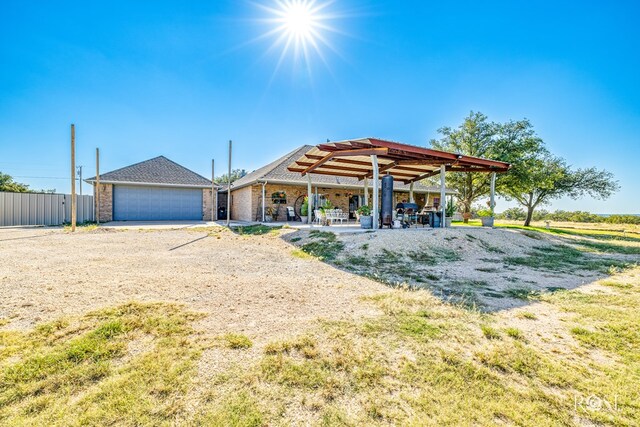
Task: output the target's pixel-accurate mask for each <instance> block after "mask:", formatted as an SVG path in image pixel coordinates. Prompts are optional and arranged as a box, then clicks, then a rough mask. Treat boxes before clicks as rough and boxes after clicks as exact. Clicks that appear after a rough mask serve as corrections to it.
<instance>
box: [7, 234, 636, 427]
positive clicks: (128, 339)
mask: <svg viewBox="0 0 640 427" xmlns="http://www.w3.org/2000/svg"><path fill="white" fill-rule="evenodd" d="M260 231H261V230H260ZM485 231H486V230H484V231H482V233H480V232H479V233H471V234H469V235H467V234H465V233H464V232H462V230H458V231H457V233H458V234H459V236H458V237H456V238H452V236H455V235H453V234H446V235H443V236H445V237H447V238H446V239H444V238H443V239H441V240H442V244H443V245H445V244H446V245H449V246H450V250H449V251H448V252H447V251H445V252H444V257H443V258H438V257H437V256H436V255H437V251H435V250H434V252H429V251H419V250H416V249H413V250H410V251H407V252H406V253H404V254H403V255H402V258H399V255H397V254H396V253H393V252H389V253H384V252H380V253H379V256H364V255H359V254H360V253H366V254H371V253H372V252H371V251H375V250H376V247H378V246H376V245H379V242H378V241H377V239H380V237H372V236H369V235H367V236H361V237H359V238H360V239H363V241H365V243H362V242H360V241H359V240H357V241H353V240H349V239H348V238H342V237H340V238H338V237H336V236H335V235H333V234H331V233H322V232H316V233H313V234H312V235H307V236H304V237H301V238H300V237H289V238H290V239H291V241H293V242H294V243H295V244H297V245H299V249H295V248H292V247H291V246H290V245H285V244H282V246H278V243H277V242H278V241H281V237H280V236H276V235H275V234H274V233H271V232H269V233H266V234H262V233H261V232H257V233H253V232H251V233H242V234H241V235H240V234H235V233H226V234H225V233H222V234H220V233H218V234H216V236H210V237H209V238H207V239H206V240H204V241H198V243H193V244H190V245H188V246H185V247H184V248H181V250H184V251H190V252H188V253H189V254H190V255H191V256H193V255H194V254H197V253H198V251H199V250H201V248H198V247H197V246H195V245H198V244H199V245H212V246H211V247H208V246H205V248H206V249H207V250H208V251H210V250H212V248H215V247H216V246H215V245H221V244H225V243H224V242H225V239H230V241H229V243H228V248H232V247H236V246H238V247H239V249H238V250H239V251H240V253H244V252H250V251H252V248H253V252H254V253H256V254H259V255H258V256H259V257H262V255H260V254H262V252H259V251H264V250H265V249H264V248H265V246H266V247H269V245H271V249H270V250H271V251H274V252H273V253H274V254H276V253H280V255H281V257H282V260H283V261H284V260H285V259H287V262H288V263H291V266H292V267H291V268H292V270H291V271H292V272H294V271H297V270H296V269H300V270H299V271H306V270H309V271H315V272H316V274H318V273H319V272H323V273H322V274H328V272H329V271H334V272H335V273H332V274H334V275H333V276H332V277H331V278H330V279H329V281H328V282H327V283H331V284H332V286H333V285H334V284H335V283H336V282H338V283H340V282H341V281H344V283H343V284H341V285H339V286H337V287H335V288H332V289H333V290H332V291H331V292H332V293H333V294H337V293H340V292H342V291H341V290H340V286H348V282H349V281H351V282H358V283H360V282H359V281H361V280H365V281H366V279H362V278H361V277H360V276H361V275H365V274H366V272H367V269H373V270H371V271H374V270H375V271H376V272H377V273H376V274H378V275H384V274H388V275H389V277H391V276H393V277H400V276H402V275H403V274H408V275H410V276H411V275H415V273H413V272H411V271H409V272H404V271H403V270H402V269H401V268H400V267H398V265H403V264H404V262H405V261H406V262H413V263H417V264H420V265H422V266H423V268H424V269H425V270H424V271H430V270H429V269H438V268H442V263H443V262H444V263H447V265H460V263H465V262H466V261H467V260H468V259H469V258H468V257H469V255H468V254H469V253H472V254H474V256H476V257H477V256H480V257H494V258H496V259H501V260H502V261H501V264H491V265H492V266H493V267H487V269H490V268H495V269H496V270H502V268H503V267H502V265H503V264H504V265H507V266H509V265H512V266H513V268H517V269H523V270H522V271H525V269H528V270H531V271H533V272H534V274H537V275H538V276H539V277H544V276H545V275H549V274H556V275H561V274H564V273H563V272H565V271H567V273H566V274H567V277H568V276H570V275H572V274H574V275H575V274H576V273H580V274H582V273H583V272H584V271H585V270H592V273H593V274H596V275H597V276H598V277H599V278H600V279H599V280H592V281H590V282H589V283H585V284H583V285H580V286H574V287H572V288H571V289H563V288H553V287H551V288H550V287H549V286H548V285H549V283H546V282H545V283H543V284H542V285H541V286H540V287H539V289H542V290H541V291H538V290H536V291H535V292H533V291H532V290H531V289H530V288H525V287H519V285H518V286H512V287H511V288H509V289H508V292H507V291H505V292H506V293H510V295H509V296H508V297H509V298H513V299H515V300H518V301H521V304H520V305H518V306H517V307H515V308H509V309H504V310H499V311H492V312H483V311H481V310H478V309H476V308H474V307H473V306H470V305H469V304H465V303H463V301H458V302H452V301H450V300H447V299H443V298H441V297H438V296H437V295H436V294H434V293H433V292H431V291H429V290H424V289H418V290H415V289H416V288H415V287H403V286H396V287H388V288H386V289H383V288H377V287H375V286H372V289H379V291H376V292H369V293H367V294H362V295H360V296H358V297H357V298H356V299H355V300H354V302H353V304H354V305H353V307H356V306H360V305H363V306H366V307H368V308H369V309H368V311H367V312H366V313H360V312H358V313H355V314H351V315H344V316H338V317H334V318H327V317H326V316H323V315H322V314H321V313H322V312H321V311H318V312H317V314H314V315H313V316H314V319H315V320H312V321H310V322H307V323H304V324H302V323H301V321H300V320H297V319H294V318H291V319H289V326H290V328H289V330H288V331H285V330H279V332H278V334H277V335H272V334H269V333H268V332H267V330H265V329H260V328H254V329H252V327H251V324H252V323H253V322H255V321H256V319H258V318H255V317H254V318H252V317H247V316H245V315H244V314H243V315H242V316H239V317H229V318H228V320H227V322H228V323H227V325H228V327H227V328H226V329H225V330H224V331H217V330H213V328H212V326H211V325H212V323H211V322H210V321H208V320H207V319H209V318H211V317H214V318H215V315H216V314H215V312H216V311H215V310H214V311H211V312H206V311H204V310H203V307H205V306H198V309H194V307H193V306H192V304H191V303H188V301H190V299H186V300H185V302H182V303H176V302H150V301H141V302H128V303H118V304H114V305H110V306H108V307H103V308H99V309H91V310H86V311H84V312H83V311H82V310H78V311H76V312H75V313H74V314H69V315H64V316H58V317H56V318H54V319H51V320H49V321H46V322H35V326H33V327H28V328H21V329H20V328H18V329H16V328H12V327H11V322H12V319H11V318H4V319H0V424H2V425H12V426H13V425H24V426H26V425H29V426H31V425H65V426H66V425H225V426H226V425H228V426H263V425H292V424H298V425H327V426H349V425H354V426H355V425H367V426H369V425H434V426H436V425H438V426H440V425H451V426H477V425H523V426H539V425H564V426H578V425H628V426H633V425H637V421H638V419H639V416H640V397H639V395H638V389H637V384H640V329H638V327H637V325H638V324H640V310H638V307H639V306H640V268H638V267H637V266H633V263H630V262H628V261H624V262H625V264H624V265H619V266H617V267H616V268H614V269H608V268H607V269H606V270H607V271H604V270H605V269H604V268H603V266H604V265H606V264H608V263H609V262H610V261H602V262H604V264H602V262H601V263H594V261H593V259H596V260H604V259H606V260H609V259H610V258H607V257H613V258H611V259H613V260H618V261H619V260H620V259H622V258H624V259H625V260H627V258H629V257H633V254H628V253H618V252H616V253H613V252H609V253H607V254H605V255H603V254H599V253H596V254H594V252H591V251H589V250H587V249H588V248H586V247H584V246H581V245H563V244H561V243H549V242H547V241H546V240H545V239H546V236H547V235H546V234H544V233H546V232H540V231H535V230H533V231H531V232H532V233H541V234H543V236H542V238H541V239H534V238H529V237H526V236H519V235H516V239H515V240H514V241H513V242H514V244H517V245H520V244H522V242H523V241H530V242H531V245H530V248H533V249H524V250H523V252H522V253H521V254H516V253H512V252H513V251H511V250H510V251H509V253H502V252H496V251H495V247H496V244H495V242H494V241H492V240H490V238H489V237H488V236H489V235H488V234H486V233H485ZM452 232H454V233H455V232H456V231H452ZM486 232H487V233H488V232H489V231H486ZM160 233H169V232H160ZM277 233H281V236H284V237H286V236H294V235H295V234H291V233H292V232H291V231H290V230H278V231H277ZM483 233H484V234H483ZM381 235H382V234H381ZM140 236H141V237H140ZM140 236H138V237H139V238H142V239H148V241H149V243H150V244H152V242H156V241H157V239H159V238H163V239H167V242H166V247H168V248H173V247H176V246H177V242H174V240H175V239H183V240H185V241H191V240H193V237H191V236H188V233H186V232H184V231H181V232H179V233H178V234H175V235H173V234H158V235H152V236H148V234H140ZM161 236H166V237H161ZM295 236H297V235H295ZM406 236H409V234H407V235H406ZM469 236H472V237H469ZM129 237H130V236H129V235H127V234H125V233H117V234H116V235H114V236H113V239H114V242H119V241H120V240H121V239H127V238H129ZM131 237H132V238H133V237H136V236H135V235H132V236H131ZM169 237H170V238H169ZM187 237H188V238H187ZM84 238H88V237H86V236H85V237H83V239H84ZM417 238H418V239H424V235H418V237H417ZM43 239H44V238H43ZM293 239H300V240H293ZM523 239H524V240H523ZM41 240H42V239H41ZM405 240H406V239H405ZM602 241H604V242H607V241H608V240H606V239H603V240H602ZM207 242H208V243H207ZM274 245H275V247H276V248H279V249H278V250H280V251H281V252H277V251H276V250H275V249H273V247H274ZM129 246H131V243H129ZM443 247H445V246H443ZM514 247H515V246H514ZM536 248H538V249H536ZM540 248H544V249H540ZM229 250H230V249H229ZM481 250H482V251H484V252H483V254H478V253H477V252H479V251H481ZM358 251H360V252H358ZM527 251H529V252H530V253H529V252H527ZM158 253H159V252H158ZM163 253H164V252H163ZM269 253H271V252H269ZM167 254H169V255H163V256H171V257H174V256H180V258H179V260H180V262H181V263H185V262H188V258H185V257H184V255H175V251H171V252H167ZM618 255H619V256H621V257H622V258H620V259H618V258H615V257H616V256H618ZM158 256H159V255H158ZM172 259H173V258H167V259H166V260H164V261H163V262H164V263H170V262H171V260H172ZM252 259H253V258H247V259H246V260H245V261H244V262H245V263H246V264H247V265H248V267H247V272H246V275H245V276H242V280H243V281H248V280H253V281H255V282H256V283H257V282H259V281H260V276H259V275H256V273H255V272H254V270H253V269H252V268H249V266H254V265H255V266H258V265H259V263H254V262H253V261H252ZM259 259H260V260H261V261H260V262H264V261H263V260H262V258H259ZM225 262H227V261H225ZM335 263H337V265H336V264H335ZM203 265H205V267H203V266H202V265H200V264H198V263H196V264H193V265H192V266H191V267H190V268H191V269H192V270H193V269H197V268H210V265H211V264H210V263H205V264H203ZM274 265H275V264H274ZM334 265H336V266H337V267H338V268H337V269H336V268H334V267H333V266H334ZM140 268H142V267H140ZM158 268H159V267H156V269H158ZM174 268H175V267H174ZM169 271H172V270H166V271H165V270H162V272H161V274H162V275H163V276H165V277H169V276H168V274H169ZM237 274H243V273H242V271H241V270H239V271H238V273H237ZM265 274H266V273H265ZM271 274H273V272H271ZM478 274H486V275H491V274H499V273H498V272H494V271H488V272H479V273H478ZM288 275H289V276H294V274H293V273H289V274H288ZM287 277H288V276H287V275H283V276H281V277H280V278H279V279H278V280H279V281H280V283H283V284H284V283H285V282H286V280H287ZM371 277H373V278H374V279H375V280H379V281H383V282H384V281H385V280H384V279H383V278H381V277H378V278H376V277H374V275H373V274H372V275H371ZM487 277H491V276H487ZM563 277H564V276H563ZM420 279H421V280H431V279H429V278H427V277H426V276H420ZM171 280H175V278H171ZM306 280H307V281H305V282H298V283H297V289H298V292H297V293H298V294H299V295H302V292H303V291H304V289H305V284H304V283H309V282H308V279H306ZM433 280H434V281H435V280H436V279H433ZM438 280H443V278H441V277H439V278H438ZM3 283H5V282H3ZM320 283H322V282H320ZM362 283H363V284H364V282H362ZM488 284H489V283H487V282H483V281H482V280H477V281H476V282H473V283H472V282H471V281H460V280H458V286H459V287H460V288H469V289H472V288H473V289H475V288H483V287H486V286H487V285H488ZM236 286H237V285H236ZM282 286H284V285H282ZM325 286H327V285H325ZM203 289H205V290H206V291H207V292H211V290H210V289H209V288H207V287H204V288H203ZM224 289H225V292H233V288H229V289H227V288H224ZM272 289H273V288H272ZM287 289H288V290H287V293H283V294H282V296H280V295H278V296H277V298H273V299H271V298H270V297H268V296H265V297H263V298H265V299H267V300H269V301H271V302H270V303H269V304H268V305H265V306H262V305H260V306H256V307H269V306H270V305H271V306H273V309H274V310H275V309H276V308H277V307H279V306H281V305H282V304H291V305H295V304H298V305H299V304H301V303H302V302H301V301H302V300H301V299H299V297H297V296H295V295H294V297H293V299H292V300H291V301H286V300H284V299H282V298H283V297H284V296H285V295H288V292H289V289H290V290H291V291H295V289H296V288H293V287H292V288H287ZM536 289H538V288H536ZM242 292H247V291H246V290H243V291H242ZM242 292H238V293H237V294H238V295H237V299H235V300H233V303H234V304H242V301H243V295H242ZM269 292H273V290H269ZM483 292H484V291H483ZM139 295H143V294H142V293H141V294H139ZM315 297H316V301H314V306H317V305H320V306H322V305H323V304H326V303H325V302H323V300H322V299H320V298H318V297H317V296H315ZM328 298H329V294H328V295H327V299H328ZM343 298H346V296H343ZM208 304H209V305H211V304H215V300H211V301H209V302H208ZM247 304H249V301H247ZM251 304H262V302H261V301H258V302H251ZM231 307H232V306H231V305H230V306H229V307H228V308H225V310H231ZM253 310H254V311H255V309H253Z"/></svg>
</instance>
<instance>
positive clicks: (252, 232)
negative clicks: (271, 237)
mask: <svg viewBox="0 0 640 427" xmlns="http://www.w3.org/2000/svg"><path fill="white" fill-rule="evenodd" d="M231 229H232V230H233V231H234V232H235V233H236V234H239V235H241V236H260V235H263V234H267V233H277V232H278V230H280V229H282V226H275V227H270V226H268V225H262V224H256V225H247V226H240V227H232V228H231Z"/></svg>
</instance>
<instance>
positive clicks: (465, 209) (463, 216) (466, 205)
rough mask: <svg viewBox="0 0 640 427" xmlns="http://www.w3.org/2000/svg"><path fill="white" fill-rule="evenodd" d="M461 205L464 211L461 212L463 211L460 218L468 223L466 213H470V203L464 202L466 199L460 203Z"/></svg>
mask: <svg viewBox="0 0 640 427" xmlns="http://www.w3.org/2000/svg"><path fill="white" fill-rule="evenodd" d="M462 206H463V207H464V211H463V212H462V213H463V215H462V220H463V221H464V223H465V224H468V223H469V215H466V214H469V213H471V203H466V201H465V202H463V203H462Z"/></svg>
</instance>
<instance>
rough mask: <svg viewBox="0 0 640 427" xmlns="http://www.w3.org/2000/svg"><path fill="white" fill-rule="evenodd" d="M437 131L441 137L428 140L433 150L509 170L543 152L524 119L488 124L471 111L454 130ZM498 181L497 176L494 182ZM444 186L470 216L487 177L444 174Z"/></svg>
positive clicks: (487, 186) (486, 187)
mask: <svg viewBox="0 0 640 427" xmlns="http://www.w3.org/2000/svg"><path fill="white" fill-rule="evenodd" d="M438 132H439V133H441V134H442V138H441V139H440V140H438V141H435V140H434V141H431V145H432V146H433V148H435V149H437V150H443V151H449V152H453V153H460V154H464V155H467V156H475V157H484V158H488V159H492V160H499V161H503V162H507V163H510V164H511V166H512V168H514V167H516V168H517V167H518V165H519V164H520V163H521V162H523V161H526V160H527V159H529V158H532V157H535V155H536V153H538V152H539V151H540V150H543V149H544V148H543V142H542V140H541V139H540V138H539V137H538V136H537V135H536V134H535V132H534V130H533V126H532V125H531V123H530V122H529V121H528V120H526V119H524V120H519V121H509V122H507V123H504V124H500V123H495V122H489V121H488V119H487V116H485V115H484V114H482V113H478V112H473V111H472V112H471V113H470V114H469V116H468V117H466V118H465V119H464V122H463V123H462V124H461V125H460V126H459V127H458V128H456V129H451V128H449V127H443V128H441V129H439V130H438ZM501 175H502V174H501ZM500 179H501V176H499V178H498V181H499V180H500ZM446 185H447V186H448V187H449V188H453V189H455V190H457V192H458V195H457V197H458V202H459V204H460V207H461V208H462V209H461V210H462V212H463V213H470V212H471V210H472V205H473V203H474V202H475V201H476V200H478V199H479V198H481V197H485V196H487V195H488V194H489V191H490V185H491V175H490V174H488V173H479V172H449V173H447V174H446ZM465 216H466V215H465ZM466 221H467V218H465V222H466Z"/></svg>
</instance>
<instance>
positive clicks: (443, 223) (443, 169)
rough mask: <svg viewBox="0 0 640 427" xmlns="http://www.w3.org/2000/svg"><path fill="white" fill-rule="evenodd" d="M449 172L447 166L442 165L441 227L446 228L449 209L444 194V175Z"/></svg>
mask: <svg viewBox="0 0 640 427" xmlns="http://www.w3.org/2000/svg"><path fill="white" fill-rule="evenodd" d="M446 170H447V168H446V166H445V165H440V210H441V211H442V218H441V219H440V227H442V228H444V226H445V220H444V219H445V215H446V209H447V200H446V199H445V197H446V196H445V194H444V173H445V171H446Z"/></svg>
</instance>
